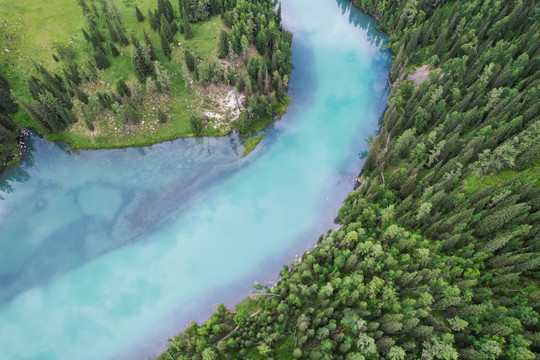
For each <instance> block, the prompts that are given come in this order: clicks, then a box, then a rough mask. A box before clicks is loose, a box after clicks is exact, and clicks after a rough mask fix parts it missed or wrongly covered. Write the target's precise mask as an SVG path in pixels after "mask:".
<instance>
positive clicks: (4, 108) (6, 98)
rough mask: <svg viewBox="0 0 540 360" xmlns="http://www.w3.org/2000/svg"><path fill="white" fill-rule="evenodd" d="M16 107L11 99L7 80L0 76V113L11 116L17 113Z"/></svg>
mask: <svg viewBox="0 0 540 360" xmlns="http://www.w3.org/2000/svg"><path fill="white" fill-rule="evenodd" d="M17 110H18V106H17V103H15V101H13V98H12V97H11V93H10V89H9V84H8V82H7V80H6V79H5V78H4V77H3V76H2V74H0V113H4V114H12V113H15V112H17Z"/></svg>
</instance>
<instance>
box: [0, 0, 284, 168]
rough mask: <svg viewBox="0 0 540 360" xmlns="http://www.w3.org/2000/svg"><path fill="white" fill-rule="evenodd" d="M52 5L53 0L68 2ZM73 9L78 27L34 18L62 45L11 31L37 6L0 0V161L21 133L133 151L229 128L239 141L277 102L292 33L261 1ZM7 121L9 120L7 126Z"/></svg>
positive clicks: (87, 3)
mask: <svg viewBox="0 0 540 360" xmlns="http://www.w3.org/2000/svg"><path fill="white" fill-rule="evenodd" d="M63 1H64V0H55V1H54V3H55V4H56V5H57V6H58V7H61V6H64V5H65V6H73V4H63ZM77 3H78V6H79V9H78V11H79V12H80V13H82V19H84V21H81V23H80V24H78V23H77V19H70V22H69V23H68V24H67V25H70V26H71V27H68V26H67V25H66V26H65V27H63V25H62V24H63V22H62V19H61V18H60V16H62V13H60V12H54V13H52V14H43V16H44V18H45V20H43V21H49V22H47V23H46V24H47V25H50V26H53V25H54V26H57V27H59V28H60V29H59V30H58V32H59V33H58V34H57V36H58V37H60V38H62V39H64V38H67V39H71V40H70V41H69V42H68V41H65V42H60V41H52V40H50V39H48V40H42V39H37V37H38V35H39V34H37V33H36V32H35V31H34V32H32V30H31V29H28V32H27V29H24V28H20V26H21V23H20V22H17V21H23V22H24V19H27V18H30V16H31V15H33V14H29V13H30V12H31V10H32V9H37V8H36V7H37V6H38V5H37V4H35V3H34V4H28V6H27V7H24V6H19V5H18V4H17V2H16V1H12V0H10V1H9V2H8V3H7V4H2V8H4V7H5V8H6V9H7V11H11V12H12V14H11V16H8V17H7V19H8V20H3V18H1V17H0V20H2V23H3V24H4V25H5V26H2V27H1V28H0V34H1V35H2V36H1V37H0V39H1V42H0V44H1V45H2V47H6V49H5V51H4V52H2V53H1V55H2V57H1V58H0V64H1V65H2V69H0V70H1V71H0V72H2V73H3V74H4V75H5V77H6V78H7V80H5V79H4V77H0V116H1V118H0V125H1V127H0V156H1V159H2V160H4V159H5V158H6V157H8V156H10V155H12V154H14V152H15V151H16V147H15V146H14V139H15V138H16V136H17V129H18V128H20V127H23V126H33V127H36V128H38V130H40V132H42V133H44V134H47V137H48V138H49V139H52V140H63V141H66V142H69V143H70V144H71V145H72V146H73V147H75V148H110V147H125V146H142V145H148V144H152V143H155V142H159V141H165V140H171V139H175V138H178V137H182V136H193V135H224V134H227V133H230V132H232V131H235V130H238V131H240V132H241V133H242V134H244V135H247V134H250V133H251V132H253V131H256V130H257V131H258V130H260V129H261V128H262V127H264V126H265V125H267V124H268V123H269V122H270V121H271V115H272V114H273V113H275V112H279V113H282V112H283V111H284V110H285V108H286V106H287V104H288V101H289V99H288V98H287V96H286V90H287V86H288V75H289V73H290V71H291V62H290V56H291V54H292V53H291V43H292V34H291V33H290V32H288V31H285V30H284V29H283V27H282V25H281V13H280V12H281V10H280V8H279V7H277V6H275V5H276V4H274V3H273V2H272V1H270V0H264V1H263V0H261V1H245V0H231V1H228V0H211V1H210V0H179V1H178V3H174V4H173V3H171V1H170V0H158V1H157V2H156V1H154V0H144V1H139V2H138V4H139V5H140V6H144V7H148V9H147V11H143V10H141V9H139V6H135V5H134V4H133V3H131V2H123V3H122V4H117V3H116V2H115V1H114V0H78V1H77ZM47 6H48V5H47ZM2 8H0V10H1V9H2ZM53 8H54V6H53ZM47 9H48V10H50V9H49V8H47ZM75 10H77V9H75ZM21 11H26V13H18V12H21ZM72 12H73V13H74V15H73V18H76V16H75V12H74V11H73V10H72ZM16 15H17V16H16ZM76 15H78V16H80V14H79V13H76ZM17 17H18V20H17ZM49 18H50V19H53V20H54V21H53V20H50V19H49ZM21 19H23V20H21ZM47 19H49V20H47ZM38 20H42V19H38ZM71 22H75V24H74V25H73V24H71ZM23 24H24V25H23V27H24V26H26V27H28V26H29V24H26V23H23ZM77 25H79V26H80V29H76V28H75V30H77V31H76V33H74V34H71V33H69V31H72V30H73V26H77ZM4 27H5V29H4ZM62 32H66V33H62ZM48 36H52V38H54V36H55V35H54V34H48ZM5 39H7V40H5ZM40 40H41V41H42V42H43V43H45V46H47V45H48V46H49V48H48V50H43V49H42V47H43V43H41V42H40ZM8 48H9V49H8ZM10 49H11V50H10ZM38 50H40V51H38ZM0 76H1V75H0ZM8 82H9V84H8ZM10 85H11V93H10V87H9V86H10ZM12 94H14V95H15V97H14V96H12ZM17 102H19V103H20V104H21V105H22V106H20V107H17ZM17 110H18V112H17ZM7 113H15V114H14V119H15V123H14V122H12V121H11V120H10V118H8V117H6V116H4V115H5V114H7Z"/></svg>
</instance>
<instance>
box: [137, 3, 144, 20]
mask: <svg viewBox="0 0 540 360" xmlns="http://www.w3.org/2000/svg"><path fill="white" fill-rule="evenodd" d="M135 14H136V15H137V20H138V21H139V22H143V21H144V15H143V14H142V12H141V10H139V7H138V6H135Z"/></svg>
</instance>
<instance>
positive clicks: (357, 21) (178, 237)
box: [0, 0, 391, 359]
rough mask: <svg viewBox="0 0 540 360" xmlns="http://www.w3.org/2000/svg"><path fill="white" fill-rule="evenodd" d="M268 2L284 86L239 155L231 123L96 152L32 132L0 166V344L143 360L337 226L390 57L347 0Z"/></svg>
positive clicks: (18, 350)
mask: <svg viewBox="0 0 540 360" xmlns="http://www.w3.org/2000/svg"><path fill="white" fill-rule="evenodd" d="M282 6H283V18H284V23H285V27H286V28H287V29H289V30H290V31H292V32H293V33H294V40H293V62H294V63H295V69H294V71H293V73H292V75H291V79H290V89H289V96H290V97H291V98H292V99H293V100H292V102H291V104H290V106H289V108H288V110H287V113H286V114H285V116H284V117H283V118H282V120H280V121H278V122H276V123H275V124H274V125H272V126H271V127H270V128H269V129H267V130H266V131H267V134H266V136H265V137H264V138H263V140H262V142H261V143H260V144H259V145H258V146H257V148H256V149H255V150H254V151H253V152H252V153H250V154H249V156H247V157H244V158H243V157H242V156H241V154H242V152H243V145H242V140H241V139H239V138H238V137H237V136H235V135H231V136H226V137H222V138H203V139H193V138H192V139H179V140H176V141H172V142H166V143H162V144H156V145H153V146H150V147H145V148H129V149H118V150H97V151H73V150H70V149H69V147H66V146H65V145H63V144H56V143H51V142H48V141H45V140H43V139H41V138H39V137H37V136H33V137H32V138H31V140H30V145H31V146H32V147H33V150H32V151H31V152H30V153H28V154H27V155H26V156H25V158H24V159H23V160H22V161H21V163H20V164H18V165H16V166H14V167H12V168H10V169H8V171H6V172H4V173H3V174H1V175H0V197H1V199H0V227H1V230H0V249H1V251H0V348H1V349H2V354H3V355H2V356H5V358H8V359H75V358H76V359H114V358H121V359H123V358H126V359H128V358H129V359H133V358H135V359H146V358H151V357H152V356H153V355H155V354H156V353H158V352H160V351H162V350H163V349H164V343H166V342H165V339H166V338H167V337H170V336H172V335H173V334H174V333H175V332H176V331H178V330H181V329H183V328H184V324H186V323H189V321H190V320H192V319H195V320H203V319H204V318H205V317H207V316H209V314H210V312H211V310H212V306H215V305H217V304H219V303H221V302H226V303H227V304H228V305H232V304H234V303H235V302H236V301H238V300H240V299H241V298H243V297H245V296H247V295H248V294H249V293H250V285H251V284H252V283H253V282H254V281H259V282H261V283H268V282H270V281H275V280H277V276H278V272H279V270H280V269H281V267H282V264H285V263H288V262H290V261H291V260H292V259H293V258H294V256H295V255H296V254H298V255H300V254H301V253H302V252H303V251H305V250H307V249H308V248H309V247H311V246H313V245H314V244H315V242H316V239H317V237H318V236H319V235H320V234H323V233H326V231H327V230H328V229H330V228H335V227H336V225H335V224H333V219H334V218H335V216H336V214H337V210H338V209H339V207H340V206H341V204H342V201H343V199H344V198H345V196H346V194H347V193H348V192H349V191H351V190H352V187H353V180H354V178H355V176H356V175H357V174H358V172H359V170H360V168H361V160H360V159H359V158H358V153H359V152H360V151H362V150H365V143H364V141H363V139H364V138H365V137H367V136H368V135H369V134H374V133H375V132H376V129H377V124H378V120H379V118H380V116H381V114H382V113H383V110H384V108H385V103H386V98H387V95H388V88H387V78H386V77H387V74H388V70H389V66H390V59H391V57H390V53H389V52H388V51H386V50H381V47H382V46H383V45H384V41H385V37H384V35H383V34H381V33H378V32H377V31H376V30H375V26H376V24H375V22H374V20H373V19H371V18H370V17H368V16H366V15H364V14H362V13H361V12H359V11H358V10H356V9H354V8H351V4H350V2H349V1H344V0H343V1H341V0H339V1H332V0H283V2H282Z"/></svg>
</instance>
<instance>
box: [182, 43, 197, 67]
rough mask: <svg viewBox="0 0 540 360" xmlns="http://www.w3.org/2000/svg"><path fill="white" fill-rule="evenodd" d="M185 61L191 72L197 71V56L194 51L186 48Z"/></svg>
mask: <svg viewBox="0 0 540 360" xmlns="http://www.w3.org/2000/svg"><path fill="white" fill-rule="evenodd" d="M184 60H185V62H186V65H187V67H188V70H189V71H195V61H196V59H195V54H194V53H193V50H191V49H189V48H186V49H184Z"/></svg>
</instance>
